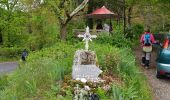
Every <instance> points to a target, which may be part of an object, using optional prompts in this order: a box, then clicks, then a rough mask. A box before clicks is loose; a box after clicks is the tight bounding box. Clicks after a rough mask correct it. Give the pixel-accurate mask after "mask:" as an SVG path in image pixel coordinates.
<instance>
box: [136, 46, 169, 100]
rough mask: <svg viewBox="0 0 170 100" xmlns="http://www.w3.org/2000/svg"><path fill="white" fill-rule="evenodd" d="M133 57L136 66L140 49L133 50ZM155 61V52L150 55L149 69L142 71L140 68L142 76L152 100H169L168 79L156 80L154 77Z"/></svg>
mask: <svg viewBox="0 0 170 100" xmlns="http://www.w3.org/2000/svg"><path fill="white" fill-rule="evenodd" d="M135 55H136V60H137V61H138V64H140V63H141V50H140V47H137V48H135ZM155 59H156V52H153V53H152V61H151V68H150V69H144V68H142V66H141V69H142V70H143V72H144V74H145V75H146V77H147V79H148V82H149V84H150V86H151V89H152V91H153V94H154V100H170V78H166V79H157V78H156V76H155V73H156V69H155Z"/></svg>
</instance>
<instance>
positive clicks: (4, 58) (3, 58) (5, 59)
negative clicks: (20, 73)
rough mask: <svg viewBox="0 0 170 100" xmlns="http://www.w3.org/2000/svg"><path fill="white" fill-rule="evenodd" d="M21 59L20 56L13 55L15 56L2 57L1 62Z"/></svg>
mask: <svg viewBox="0 0 170 100" xmlns="http://www.w3.org/2000/svg"><path fill="white" fill-rule="evenodd" d="M18 60H19V58H17V57H15V58H14V57H13V58H9V57H2V56H1V57H0V63H2V62H15V61H18Z"/></svg>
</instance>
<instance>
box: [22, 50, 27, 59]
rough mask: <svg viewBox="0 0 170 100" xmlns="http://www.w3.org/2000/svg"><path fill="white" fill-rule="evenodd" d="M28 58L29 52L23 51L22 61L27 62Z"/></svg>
mask: <svg viewBox="0 0 170 100" xmlns="http://www.w3.org/2000/svg"><path fill="white" fill-rule="evenodd" d="M27 56H28V52H27V50H26V49H24V50H23V52H22V55H21V59H22V61H26V57H27Z"/></svg>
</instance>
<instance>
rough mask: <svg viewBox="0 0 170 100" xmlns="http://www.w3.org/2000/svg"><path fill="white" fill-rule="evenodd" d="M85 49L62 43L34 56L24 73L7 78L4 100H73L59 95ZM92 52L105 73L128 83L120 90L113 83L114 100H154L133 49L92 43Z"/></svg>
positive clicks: (22, 69) (23, 65) (1, 93)
mask: <svg viewBox="0 0 170 100" xmlns="http://www.w3.org/2000/svg"><path fill="white" fill-rule="evenodd" d="M81 48H84V45H83V43H78V44H77V45H74V46H73V45H69V44H67V43H62V42H61V43H57V44H56V45H54V46H52V47H50V48H45V49H42V50H41V51H38V52H33V53H30V55H29V57H28V61H27V63H21V64H20V69H18V70H17V71H16V72H14V73H12V74H10V75H9V76H7V77H6V79H5V80H6V82H5V83H3V84H5V85H2V86H3V89H1V91H0V99H2V100H11V99H19V100H20V99H21V100H23V99H28V100H37V99H45V100H47V99H48V100H53V99H54V100H56V99H57V98H60V100H70V99H71V97H72V93H71V91H70V90H66V96H65V97H62V96H61V95H60V96H59V92H60V91H61V85H62V80H63V78H64V75H69V74H70V73H71V69H72V64H73V57H74V53H75V51H76V50H77V49H81ZM90 50H94V51H95V52H96V54H97V57H98V62H99V65H100V68H101V69H102V70H103V71H112V72H114V73H117V74H118V75H119V76H120V77H121V79H122V81H123V82H124V84H123V85H121V86H120V87H117V85H116V87H117V88H115V86H114V83H113V86H112V91H111V92H110V93H111V94H112V95H110V97H111V98H117V97H121V98H123V99H124V100H128V99H133V100H151V92H150V91H149V90H148V85H147V83H146V81H145V80H146V79H145V77H144V76H143V75H141V74H139V72H140V71H139V69H138V67H137V66H136V65H135V58H134V56H133V55H132V51H131V49H129V48H121V49H120V48H117V47H114V46H111V45H109V44H107V45H106V44H96V43H91V44H90ZM2 79H4V78H2ZM2 79H1V80H2ZM98 92H99V93H100V94H101V97H103V92H102V91H101V90H99V91H98ZM114 100H122V99H114Z"/></svg>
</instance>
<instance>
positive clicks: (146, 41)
mask: <svg viewBox="0 0 170 100" xmlns="http://www.w3.org/2000/svg"><path fill="white" fill-rule="evenodd" d="M140 43H141V45H142V65H143V66H144V67H145V68H146V69H148V68H149V63H150V61H151V52H152V45H153V44H154V43H156V41H155V38H154V36H153V34H152V33H150V30H149V29H148V30H146V31H145V32H144V34H142V36H141V38H140Z"/></svg>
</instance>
